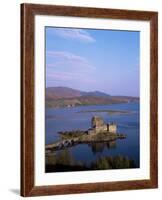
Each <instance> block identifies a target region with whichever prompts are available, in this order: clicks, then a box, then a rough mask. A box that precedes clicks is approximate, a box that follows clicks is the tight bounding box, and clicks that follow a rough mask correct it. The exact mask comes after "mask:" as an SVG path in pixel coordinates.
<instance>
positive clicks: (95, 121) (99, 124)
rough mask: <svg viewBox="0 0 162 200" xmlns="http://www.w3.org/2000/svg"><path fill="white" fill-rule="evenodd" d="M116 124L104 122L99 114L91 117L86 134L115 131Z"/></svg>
mask: <svg viewBox="0 0 162 200" xmlns="http://www.w3.org/2000/svg"><path fill="white" fill-rule="evenodd" d="M116 131H117V125H116V124H115V123H108V124H105V123H104V121H103V119H102V118H101V117H99V116H94V117H92V120H91V128H90V129H88V134H96V133H101V132H110V133H116Z"/></svg>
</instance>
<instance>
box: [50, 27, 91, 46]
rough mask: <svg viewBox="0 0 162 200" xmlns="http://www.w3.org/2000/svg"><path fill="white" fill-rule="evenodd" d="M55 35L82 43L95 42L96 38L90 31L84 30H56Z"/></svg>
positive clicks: (54, 30)
mask: <svg viewBox="0 0 162 200" xmlns="http://www.w3.org/2000/svg"><path fill="white" fill-rule="evenodd" d="M53 33H54V34H56V35H57V36H59V37H62V38H64V39H72V40H78V41H81V42H88V43H91V42H95V39H94V37H92V35H90V33H89V32H88V31H85V30H83V29H70V28H55V29H53Z"/></svg>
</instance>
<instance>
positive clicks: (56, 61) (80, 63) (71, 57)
mask: <svg viewBox="0 0 162 200" xmlns="http://www.w3.org/2000/svg"><path fill="white" fill-rule="evenodd" d="M46 56H47V58H49V57H51V58H53V62H52V63H48V64H47V67H57V66H59V65H66V66H67V65H68V64H71V66H74V67H78V68H79V67H80V68H85V69H95V67H94V66H93V65H92V64H91V63H90V62H89V61H88V59H86V58H85V57H82V56H78V55H76V54H73V53H70V52H66V51H47V52H46Z"/></svg>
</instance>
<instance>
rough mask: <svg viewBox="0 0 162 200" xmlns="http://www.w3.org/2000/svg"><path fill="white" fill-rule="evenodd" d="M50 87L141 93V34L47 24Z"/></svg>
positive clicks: (48, 78) (47, 63) (116, 93)
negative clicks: (58, 26)
mask: <svg viewBox="0 0 162 200" xmlns="http://www.w3.org/2000/svg"><path fill="white" fill-rule="evenodd" d="M45 31H46V87H52V86H54V87H56V86H64V87H70V88H74V89H79V90H82V91H94V90H95V91H96V90H99V91H102V92H106V93H108V94H110V95H126V96H129V95H130V96H139V62H140V58H139V53H140V52H139V49H140V47H139V45H140V33H139V32H134V31H114V30H94V29H74V28H55V27H46V30H45Z"/></svg>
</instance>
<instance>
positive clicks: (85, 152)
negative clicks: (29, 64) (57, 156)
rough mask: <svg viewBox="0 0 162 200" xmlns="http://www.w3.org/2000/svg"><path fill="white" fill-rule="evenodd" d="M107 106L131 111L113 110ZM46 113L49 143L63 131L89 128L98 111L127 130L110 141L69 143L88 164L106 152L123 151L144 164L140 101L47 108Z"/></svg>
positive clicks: (136, 162) (70, 148) (119, 152)
mask: <svg viewBox="0 0 162 200" xmlns="http://www.w3.org/2000/svg"><path fill="white" fill-rule="evenodd" d="M105 110H116V111H131V112H129V113H125V114H121V113H116V114H115V113H114V114H112V113H111V114H109V113H108V112H105ZM87 111H95V112H87ZM96 111H97V112H96ZM102 111H104V112H102ZM45 114H46V117H45V143H46V144H49V143H52V142H54V141H57V140H59V134H58V132H59V131H70V130H76V129H81V130H87V129H88V128H90V126H91V118H92V117H93V116H94V115H98V116H101V117H102V118H103V119H104V121H105V123H109V122H115V123H116V124H117V132H118V133H123V134H126V135H127V138H126V139H122V140H120V139H118V140H116V141H112V142H107V143H92V144H78V145H75V146H72V147H69V148H68V151H69V152H70V154H71V155H72V156H73V158H74V159H75V160H77V161H81V162H85V163H87V164H88V163H90V162H92V161H94V160H96V159H97V158H100V157H103V156H116V155H123V156H127V157H128V158H129V159H132V160H134V162H135V164H136V167H137V168H138V167H140V163H139V160H140V155H139V154H140V145H139V142H140V141H139V138H140V137H139V134H140V133H139V131H140V124H139V103H124V104H112V105H92V106H78V107H70V108H68V107H66V108H46V113H45Z"/></svg>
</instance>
